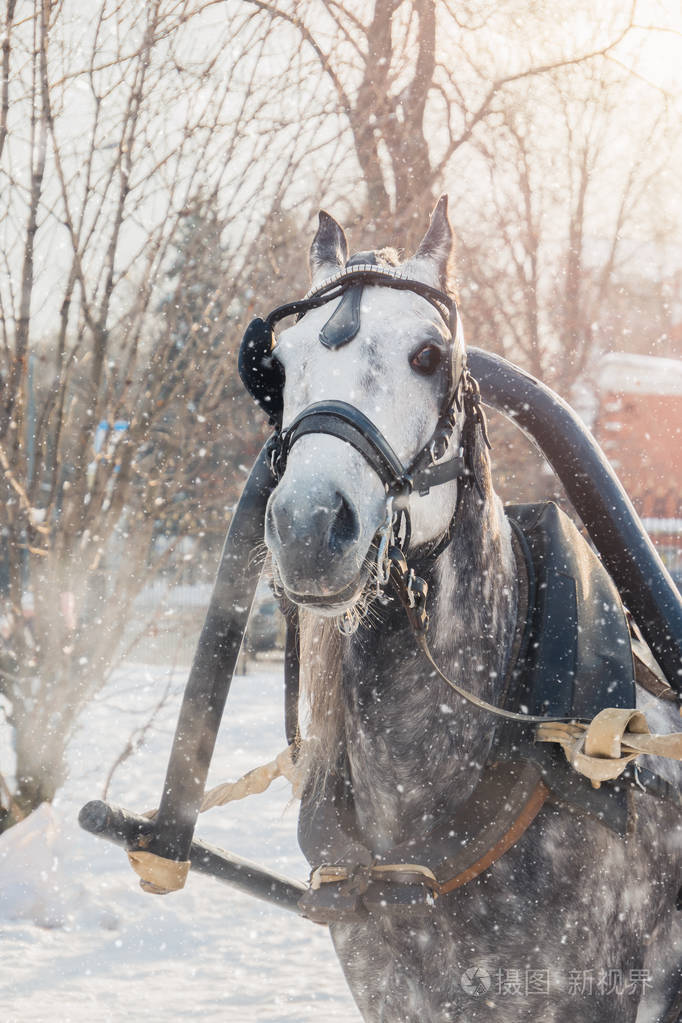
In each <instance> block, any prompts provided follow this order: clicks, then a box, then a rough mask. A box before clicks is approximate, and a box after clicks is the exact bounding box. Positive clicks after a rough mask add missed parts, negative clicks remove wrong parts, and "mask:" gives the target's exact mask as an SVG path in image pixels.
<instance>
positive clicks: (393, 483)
mask: <svg viewBox="0 0 682 1023" xmlns="http://www.w3.org/2000/svg"><path fill="white" fill-rule="evenodd" d="M453 428H454V420H453V418H452V413H451V410H448V412H447V415H446V417H445V421H443V422H439V424H438V426H437V427H436V431H435V434H434V438H433V439H432V441H431V442H430V443H429V444H428V445H427V447H426V448H425V449H422V450H421V451H420V452H419V453H418V454H417V455H416V457H415V458H414V459H413V461H412V462H411V463H410V465H409V466H407V467H406V466H404V465H403V463H402V462H401V460H400V458H399V457H398V455H397V454H396V453H395V451H394V450H393V448H392V447H391V445H390V444H389V442H388V441H387V440H386V438H385V437H384V435H383V434H382V433H381V431H380V430H379V429H377V427H376V426H375V425H374V423H373V422H372V421H371V419H369V418H368V417H367V416H366V415H365V414H364V413H363V412H361V411H360V409H358V408H356V407H355V406H354V405H349V404H348V403H347V402H345V401H317V402H314V403H313V404H312V405H309V406H308V407H307V408H305V409H303V411H302V412H301V413H300V414H299V415H298V416H296V418H295V419H294V420H293V422H292V423H291V425H290V426H288V427H287V428H286V430H283V431H282V434H281V436H280V438H279V442H278V445H277V448H276V450H275V458H274V463H273V468H274V469H275V471H276V474H277V475H278V476H281V475H283V473H284V470H285V468H286V463H287V458H288V457H289V452H290V451H291V449H292V447H293V446H294V444H295V443H296V441H298V440H300V439H301V437H305V436H307V435H309V434H327V435H329V436H332V437H338V438H339V440H343V441H346V443H348V444H350V445H351V446H352V447H353V448H355V450H356V451H359V452H360V454H361V455H362V457H363V458H364V459H365V461H366V462H368V463H369V465H370V466H371V467H372V469H373V470H374V471H375V472H376V474H377V476H378V477H379V479H380V480H381V482H382V483H383V484H384V487H385V488H386V492H387V494H389V495H392V496H396V495H402V494H409V493H410V492H411V491H412V490H413V489H414V490H417V491H418V492H419V493H420V494H422V495H423V494H427V493H428V492H429V490H430V489H431V487H435V486H440V485H441V484H442V483H447V482H448V481H450V480H454V479H460V478H462V477H465V476H468V475H470V470H469V468H468V466H467V465H466V459H465V454H464V452H463V451H461V452H460V453H459V454H458V455H456V456H455V457H453V458H449V459H447V461H445V462H435V458H436V457H437V454H438V452H437V449H436V448H435V447H434V444H435V443H436V439H437V440H438V442H439V443H442V442H443V437H444V435H447V437H448V438H449V436H450V435H451V434H452V430H453Z"/></svg>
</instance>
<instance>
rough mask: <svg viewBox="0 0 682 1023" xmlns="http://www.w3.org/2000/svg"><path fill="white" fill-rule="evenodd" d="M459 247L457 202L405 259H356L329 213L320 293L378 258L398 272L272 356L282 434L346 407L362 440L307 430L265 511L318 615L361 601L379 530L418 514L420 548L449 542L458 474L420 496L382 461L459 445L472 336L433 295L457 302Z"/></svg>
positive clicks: (295, 590) (320, 311)
mask: <svg viewBox="0 0 682 1023" xmlns="http://www.w3.org/2000/svg"><path fill="white" fill-rule="evenodd" d="M452 251H453V233H452V229H451V226H450V222H449V219H448V214H447V198H446V197H445V196H444V197H443V198H441V200H440V201H439V203H438V205H437V206H436V208H435V211H434V213H433V216H432V218H431V223H430V226H429V229H428V231H427V233H426V235H425V237H424V239H423V240H422V242H421V244H420V245H419V248H418V249H417V252H416V253H415V255H414V256H413V257H412V258H411V259H409V260H407V261H406V262H405V263H403V264H400V265H398V261H397V258H396V256H395V253H393V252H392V251H390V250H388V251H387V250H384V251H383V252H380V253H377V254H375V253H360V254H358V255H356V256H354V257H353V258H352V259H351V260H348V244H347V241H346V236H345V234H344V231H343V229H342V228H341V227H340V226H339V224H337V222H336V221H335V220H334V219H333V218H332V217H330V216H329V215H328V214H326V213H324V212H321V213H320V218H319V227H318V230H317V233H316V235H315V238H314V240H313V243H312V247H311V251H310V271H311V276H312V282H313V286H312V289H311V292H309V296H310V295H315V294H316V293H319V292H320V291H321V292H322V297H324V293H325V289H326V288H327V287H328V286H329V285H333V283H334V281H335V280H338V279H339V278H341V280H342V281H345V283H347V277H346V276H345V275H347V274H348V271H351V272H352V270H354V269H356V268H357V269H361V268H362V267H363V266H367V265H368V266H369V268H370V270H371V269H372V268H374V269H375V271H379V272H382V271H385V272H386V275H387V277H388V278H389V284H388V286H382V282H381V281H379V280H375V279H373V278H371V277H370V279H369V280H367V279H366V278H365V279H364V280H363V282H362V283H360V284H355V285H354V286H352V287H350V288H347V289H346V290H344V291H343V292H342V293H341V294H339V295H334V296H333V297H331V298H330V300H329V301H324V304H320V305H319V306H317V307H315V308H309V309H307V310H306V311H305V314H304V315H303V316H301V317H300V318H299V320H298V322H297V323H296V324H295V325H294V326H291V327H289V328H288V329H286V330H284V331H282V332H281V334H280V335H279V337H278V339H277V342H276V345H275V347H274V349H273V353H272V354H273V356H274V358H275V359H276V360H277V361H278V363H279V364H280V365H281V367H282V368H283V373H284V387H283V410H282V435H283V437H284V438H286V437H287V435H288V433H289V432H290V431H291V428H292V424H298V423H300V420H301V417H303V418H305V417H306V416H308V415H309V411H310V410H312V411H314V410H315V409H324V408H326V409H329V408H330V407H331V408H332V410H334V409H335V408H337V406H338V404H339V403H342V405H343V408H344V409H345V410H346V411H345V413H344V415H346V416H347V417H348V418H350V419H351V420H352V421H351V427H353V425H354V423H353V421H354V422H355V426H356V427H357V428H356V429H355V430H354V432H353V430H351V436H350V443H348V442H347V440H348V437H347V436H346V434H347V432H348V426H347V423H346V426H345V427H344V428H343V429H342V430H337V431H331V432H327V431H326V430H324V431H323V432H318V430H312V429H311V432H305V431H301V435H300V436H297V438H296V443H295V444H293V445H292V446H291V447H290V448H289V450H288V451H287V457H286V464H285V468H284V471H283V473H282V475H281V478H280V480H279V483H278V486H277V487H276V489H275V490H274V492H273V494H272V495H271V498H270V501H269V504H268V509H267V516H266V530H265V539H266V543H267V546H268V547H269V549H270V551H271V553H272V557H273V562H274V566H275V570H276V573H277V575H278V576H279V579H280V580H281V583H282V586H283V588H284V590H285V592H286V594H287V596H288V597H289V598H290V599H291V600H292V601H294V602H296V603H298V604H304V605H308V606H311V607H313V608H314V609H315V610H316V611H318V612H319V613H320V614H323V615H339V614H340V613H342V612H344V611H346V610H347V609H348V608H351V607H353V606H354V605H355V604H356V603H357V602H358V600H360V599H361V597H362V595H363V592H366V591H367V588H368V584H369V583H370V582H371V581H372V579H373V575H374V573H375V567H376V564H377V548H378V539H377V538H378V537H379V536H380V535H381V532H382V529H383V530H385V529H387V528H390V527H391V526H392V524H393V521H394V519H395V521H396V522H397V520H398V518H399V516H400V514H401V513H403V514H404V515H405V517H406V518H407V517H409V522H410V524H411V544H412V547H415V546H418V545H423V544H425V543H427V542H428V541H431V540H437V538H439V537H440V536H442V535H443V534H444V533H445V532H446V531H447V529H448V526H449V523H450V522H451V520H452V517H453V513H454V509H455V505H456V501H457V492H458V483H457V480H456V479H453V478H450V479H447V480H446V481H445V482H443V484H442V485H440V486H438V487H437V488H435V489H433V490H430V492H428V493H422V494H419V493H417V492H416V491H415V490H413V491H412V492H410V490H411V488H412V480H409V481H406V480H405V479H394V480H393V481H391V479H390V471H389V470H387V472H386V473H384V472H382V471H381V468H380V467H379V468H378V466H377V459H379V461H381V459H380V458H379V455H381V454H382V452H383V449H384V447H386V446H387V447H388V449H389V450H390V451H391V452H392V453H393V455H394V456H395V458H396V459H397V463H398V464H399V466H400V467H402V468H405V467H410V468H411V469H413V468H414V467H415V464H416V463H419V464H420V465H421V464H422V463H424V462H425V461H426V462H428V463H433V462H435V461H438V462H441V461H448V459H451V458H452V455H453V453H454V452H457V451H458V450H459V445H460V433H461V428H462V417H461V414H459V413H457V412H455V411H454V407H453V398H455V399H456V395H457V393H458V389H459V387H460V380H455V379H453V375H454V374H459V375H460V376H461V371H462V367H463V342H462V338H461V333H460V331H459V330H458V321H457V315H456V307H454V309H455V313H454V316H450V315H448V309H447V308H444V307H443V305H442V304H441V305H439V304H438V302H437V301H434V300H433V297H434V295H439V294H440V295H441V297H442V298H447V295H446V289H447V286H448V272H449V267H450V263H451V259H452ZM396 281H397V282H398V283H397V284H396ZM401 281H402V282H403V284H405V285H406V286H405V287H403V286H402V285H401V284H400V282H401ZM453 306H454V303H453ZM453 335H454V336H453ZM453 365H454V366H455V369H454V370H453ZM320 403H322V404H320ZM358 423H359V426H358ZM359 433H362V434H364V435H365V437H367V436H368V435H369V439H370V450H369V451H367V450H364V451H362V450H360V449H361V448H362V444H359V443H358V442H357V441H358V434H359ZM372 437H374V438H375V443H374V447H376V446H378V447H379V448H380V449H381V450H380V451H379V454H377V452H376V451H375V450H374V449H373V446H372ZM389 460H390V459H389ZM448 464H449V463H448ZM394 475H395V476H396V477H400V475H401V473H400V471H399V470H395V473H394ZM421 489H422V490H423V491H424V490H425V489H428V488H424V487H422V488H421Z"/></svg>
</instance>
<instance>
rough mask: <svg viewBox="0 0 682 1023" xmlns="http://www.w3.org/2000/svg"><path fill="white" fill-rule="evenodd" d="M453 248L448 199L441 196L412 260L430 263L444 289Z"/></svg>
mask: <svg viewBox="0 0 682 1023" xmlns="http://www.w3.org/2000/svg"><path fill="white" fill-rule="evenodd" d="M454 248H455V237H454V234H453V231H452V225H451V223H450V218H449V217H448V197H447V195H441V197H440V199H439V200H438V202H437V203H436V208H435V210H434V211H433V213H432V214H431V223H430V224H429V229H428V231H427V232H426V234H425V235H424V237H423V238H422V240H421V243H420V245H419V248H418V249H417V251H416V253H415V256H414V258H415V259H423V260H428V261H429V262H430V263H432V264H433V265H434V268H435V270H436V272H437V274H438V280H439V282H440V284H441V286H442V287H446V286H447V281H448V277H449V275H450V269H451V266H450V264H451V261H452V258H453V255H454Z"/></svg>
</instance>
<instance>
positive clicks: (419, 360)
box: [410, 345, 442, 376]
mask: <svg viewBox="0 0 682 1023" xmlns="http://www.w3.org/2000/svg"><path fill="white" fill-rule="evenodd" d="M441 359H442V353H441V350H440V348H439V347H438V346H437V345H424V346H423V348H419V349H418V350H417V351H416V352H415V353H414V355H413V356H411V358H410V366H411V367H412V369H414V370H416V371H417V373H422V374H423V375H424V376H431V374H432V373H435V372H436V370H437V369H438V368H439V366H440V364H441Z"/></svg>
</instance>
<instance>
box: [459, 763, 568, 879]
mask: <svg viewBox="0 0 682 1023" xmlns="http://www.w3.org/2000/svg"><path fill="white" fill-rule="evenodd" d="M548 795H549V789H548V788H547V786H546V785H545V784H544V782H542V781H539V782H538V783H537V786H536V788H535V790H534V791H533V794H532V795H531V797H530V799H529V800H528V802H527V803H526V806H525V807H524V808H523V810H522V811H521V813H520V814H519V816H518V817H517V818H516V820H515V821H514V823H513V824H512V826H511V827H510V828H509V830H508V831H507V832H506V833H505V834H504V835H503V836H502V837H501V838H500V839H499V840H498V841H497V842H496V843H495V845H494V846H492V848H490V849H488V851H487V852H486V853H485V854H484V855H483V856H481V857H480V859H478V860H476V862H475V863H472V864H471V866H470V867H467V868H466V870H463V871H462V872H461V873H460V874H457V876H456V877H452V878H450V880H449V881H445V882H444V883H442V884H440V885H439V893H440V894H441V895H445V894H447V892H452V891H454V890H455V888H461V887H462V885H465V884H467V883H468V882H469V881H473V879H474V878H475V877H478V875H479V874H482V873H483V871H485V870H487V869H488V868H489V867H491V866H492V865H493V863H495V862H496V861H497V860H499V859H500V857H501V856H504V854H505V853H506V852H507V851H508V850H509V849H511V847H512V846H513V845H516V843H517V842H518V840H519V839H520V838H521V836H522V835H524V834H525V833H526V831H527V830H528V828H529V827H530V825H531V824H532V823H533V821H534V820H535V818H536V817H537V815H538V813H539V812H540V810H541V809H542V806H543V804H544V802H545V800H546V799H547V797H548Z"/></svg>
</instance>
